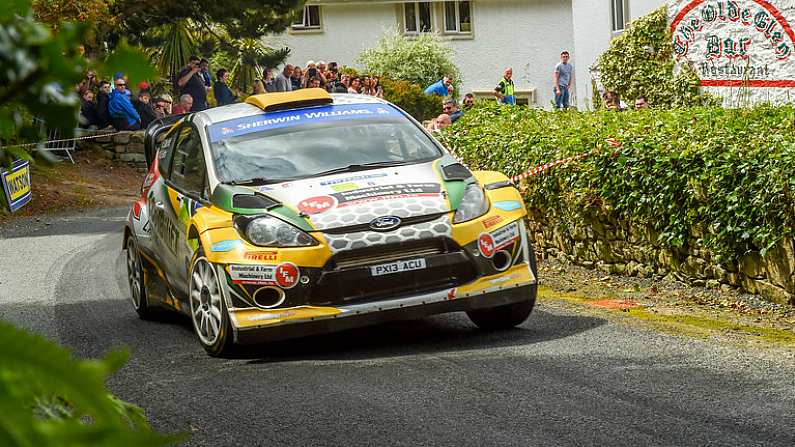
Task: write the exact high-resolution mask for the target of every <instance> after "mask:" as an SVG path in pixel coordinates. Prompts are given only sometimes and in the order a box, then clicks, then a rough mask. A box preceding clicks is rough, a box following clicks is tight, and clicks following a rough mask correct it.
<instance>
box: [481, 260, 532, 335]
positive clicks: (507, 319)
mask: <svg viewBox="0 0 795 447" xmlns="http://www.w3.org/2000/svg"><path fill="white" fill-rule="evenodd" d="M528 251H529V253H530V259H529V261H530V271H531V272H533V276H534V277H535V278H536V281H537V280H538V274H537V272H538V269H537V268H536V255H535V251H533V246H532V245H530V246H529V250H528ZM537 295H538V284H533V285H531V286H530V296H529V297H528V300H527V301H520V302H518V303H513V304H506V305H504V306H497V307H491V308H488V309H477V310H470V311H468V312H467V316H468V317H469V319H470V320H472V322H473V323H475V325H477V327H479V328H481V329H484V330H490V331H491V330H499V329H510V328H512V327H515V326H519V325H520V324H522V323H524V322H525V320H527V317H529V316H530V313H531V312H533V307H535V304H536V296H537Z"/></svg>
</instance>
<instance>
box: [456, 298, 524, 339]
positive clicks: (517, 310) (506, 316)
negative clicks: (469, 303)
mask: <svg viewBox="0 0 795 447" xmlns="http://www.w3.org/2000/svg"><path fill="white" fill-rule="evenodd" d="M535 303H536V300H535V296H533V297H532V299H529V300H527V301H521V302H519V303H513V304H506V305H504V306H497V307H490V308H487V309H477V310H470V311H468V312H467V316H468V317H469V319H470V320H472V322H473V323H475V324H476V325H477V327H479V328H481V329H484V330H490V331H492V330H499V329H510V328H512V327H515V326H519V325H520V324H522V323H524V321H525V320H527V317H529V316H530V312H532V311H533V306H534V305H535Z"/></svg>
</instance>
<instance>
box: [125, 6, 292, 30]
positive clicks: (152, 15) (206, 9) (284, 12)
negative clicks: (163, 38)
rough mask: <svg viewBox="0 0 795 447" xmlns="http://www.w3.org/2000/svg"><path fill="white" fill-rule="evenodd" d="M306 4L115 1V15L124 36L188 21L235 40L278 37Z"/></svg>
mask: <svg viewBox="0 0 795 447" xmlns="http://www.w3.org/2000/svg"><path fill="white" fill-rule="evenodd" d="M303 5H304V0H227V1H218V0H193V1H189V2H173V1H171V2H169V1H162V0H115V1H114V2H113V3H112V12H113V15H115V16H116V17H118V20H119V23H120V25H121V26H120V28H121V29H120V31H121V32H122V34H124V35H128V36H130V35H143V34H145V33H146V32H148V31H149V30H150V29H151V28H154V27H159V26H162V25H166V24H169V23H172V22H174V21H176V20H181V19H189V20H191V21H193V22H195V23H199V24H202V25H204V26H210V25H218V26H221V27H223V28H224V29H225V30H226V32H227V33H228V34H229V36H231V37H232V38H233V39H242V38H258V37H260V36H264V35H266V34H278V33H280V32H282V31H284V30H285V29H287V27H288V26H290V23H291V22H292V20H293V18H294V17H295V12H296V11H298V10H300V8H302V7H303Z"/></svg>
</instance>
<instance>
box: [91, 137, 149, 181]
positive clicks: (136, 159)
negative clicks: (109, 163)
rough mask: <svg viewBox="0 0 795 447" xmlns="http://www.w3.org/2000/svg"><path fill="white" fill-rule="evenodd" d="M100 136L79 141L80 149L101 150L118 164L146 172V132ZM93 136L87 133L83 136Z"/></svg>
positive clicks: (106, 156)
mask: <svg viewBox="0 0 795 447" xmlns="http://www.w3.org/2000/svg"><path fill="white" fill-rule="evenodd" d="M96 134H97V135H99V136H98V137H96V138H92V139H87V140H79V141H78V147H79V148H80V149H90V150H101V151H102V154H103V155H104V156H105V158H107V159H109V160H113V161H114V162H116V163H120V164H127V165H130V166H134V167H136V168H137V169H138V170H139V171H141V172H146V156H145V155H144V131H142V130H139V131H132V132H119V133H117V134H114V135H105V134H103V133H99V132H97V133H96ZM88 135H91V131H87V132H85V133H84V134H83V136H88Z"/></svg>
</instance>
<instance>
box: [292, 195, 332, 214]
mask: <svg viewBox="0 0 795 447" xmlns="http://www.w3.org/2000/svg"><path fill="white" fill-rule="evenodd" d="M336 204H337V202H336V199H335V198H334V197H331V196H315V197H310V198H308V199H304V200H302V201H300V202H298V210H299V211H301V212H302V213H304V214H320V213H325V212H326V211H328V210H330V209H332V208H334V206H335V205H336Z"/></svg>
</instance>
